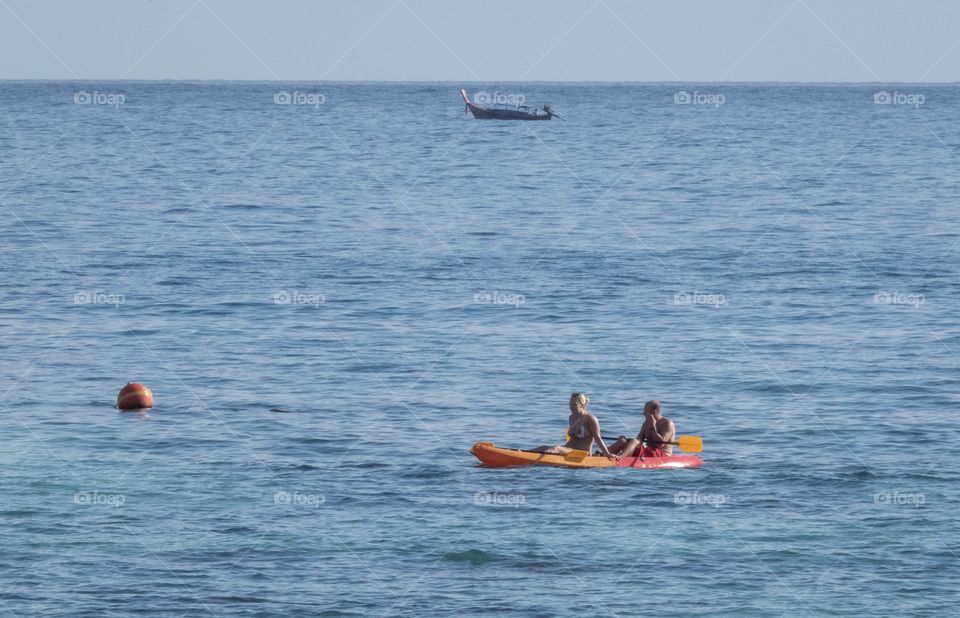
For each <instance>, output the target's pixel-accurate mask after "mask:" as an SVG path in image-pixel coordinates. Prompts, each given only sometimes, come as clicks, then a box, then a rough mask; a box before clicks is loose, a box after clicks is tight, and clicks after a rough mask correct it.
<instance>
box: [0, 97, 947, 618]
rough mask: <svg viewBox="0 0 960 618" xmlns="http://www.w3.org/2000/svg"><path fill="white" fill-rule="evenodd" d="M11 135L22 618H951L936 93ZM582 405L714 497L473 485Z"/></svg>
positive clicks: (13, 532)
mask: <svg viewBox="0 0 960 618" xmlns="http://www.w3.org/2000/svg"><path fill="white" fill-rule="evenodd" d="M461 86H464V87H467V88H468V89H469V90H470V91H471V92H474V93H476V92H477V91H483V92H486V93H489V94H491V95H495V94H503V95H522V96H523V97H524V98H525V99H526V101H527V103H529V104H530V105H542V104H543V103H546V102H549V103H550V104H551V105H552V107H553V109H554V110H556V111H557V113H559V114H560V115H561V116H562V118H563V120H558V119H554V120H552V121H550V122H535V123H524V122H496V121H478V120H473V119H472V118H470V117H469V116H465V115H464V113H463V103H462V101H461V100H460V98H459V92H458V90H459V88H460V87H461ZM884 92H886V93H887V94H888V96H887V97H886V98H884V96H883V94H884ZM878 93H879V95H878ZM916 95H922V97H917V96H916ZM911 97H912V98H911ZM515 98H516V97H515ZM0 105H2V112H0V214H2V217H0V272H2V276H0V367H2V369H0V413H2V417H3V419H4V420H3V422H2V424H0V439H2V442H3V444H4V448H3V449H0V461H2V464H3V473H2V475H0V495H2V496H3V497H4V500H3V505H2V507H0V538H2V539H3V546H4V548H3V551H2V552H0V608H2V609H3V610H4V611H5V612H7V613H9V614H12V615H25V614H46V615H62V616H79V615H85V616H104V615H126V614H128V613H131V612H138V613H142V614H155V615H203V614H218V615H219V614H236V615H249V616H260V615H303V616H307V615H311V616H313V615H322V616H421V615H428V616H429V615H437V616H447V615H496V616H525V617H527V616H557V615H580V616H583V615H598V616H600V615H603V616H607V615H612V616H632V615H643V614H644V613H646V614H659V615H690V614H696V615H729V616H780V615H787V616H824V615H890V616H893V615H897V616H929V615H935V614H941V615H954V614H955V612H956V608H955V605H956V603H957V601H958V593H957V590H958V588H960V558H958V555H960V542H958V541H957V538H958V534H960V523H958V518H957V515H956V513H957V510H958V507H960V500H958V496H957V489H956V488H957V480H958V471H957V465H956V460H955V459H954V457H955V456H956V454H957V437H958V430H957V425H956V413H957V406H958V403H960V396H958V387H960V374H958V369H960V356H958V353H960V322H958V319H957V303H958V301H960V279H958V275H960V272H958V270H960V269H958V260H957V258H958V242H960V208H958V201H960V175H958V174H957V169H958V162H960V123H958V120H960V88H958V87H957V86H953V85H943V86H932V85H903V84H900V85H889V86H883V85H816V84H814V85H789V84H778V85H773V84H770V85H764V84H761V85H751V84H739V85H737V84H680V85H676V84H647V85H612V84H540V83H537V84H426V83H424V84H393V85H387V84H366V83H361V84H347V83H280V82H274V83H232V82H200V83H187V82H170V83H163V82H123V83H104V82H98V83H87V82H2V83H0ZM127 381H141V382H144V383H146V384H147V385H149V386H150V387H151V388H152V389H153V391H154V394H155V397H156V406H155V407H154V408H153V409H152V410H150V411H149V413H124V412H118V411H116V410H115V409H114V408H113V403H114V398H115V396H116V393H117V391H118V390H119V389H120V387H122V386H123V385H124V383H125V382H127ZM575 390H582V391H585V392H587V393H588V394H589V395H590V398H591V408H592V410H593V411H594V412H595V413H596V414H597V415H598V416H599V418H600V421H601V423H602V425H603V427H604V432H605V433H607V434H613V435H617V434H620V433H633V432H636V431H637V430H638V429H639V427H640V423H641V421H642V416H641V409H642V405H643V402H644V400H646V399H651V398H659V399H660V400H661V401H662V402H663V406H664V411H665V412H666V414H667V415H668V416H669V417H671V418H673V419H674V421H675V422H676V424H677V426H678V429H679V431H680V433H683V434H694V435H700V436H703V438H704V442H705V445H706V446H705V451H704V453H703V457H704V459H705V461H706V464H705V465H704V467H702V468H700V469H696V470H666V471H634V470H624V469H618V470H581V471H575V470H562V469H548V468H543V469H510V470H490V469H484V468H481V467H478V466H477V465H476V464H477V462H476V460H475V459H474V458H473V457H472V456H471V455H470V454H469V452H468V449H469V448H470V446H471V444H472V443H473V442H474V441H477V440H492V441H494V442H496V443H497V444H500V445H504V446H514V447H532V446H535V445H538V444H542V443H553V442H558V441H562V439H563V433H564V428H565V422H566V415H567V411H566V404H567V398H568V396H569V394H570V393H571V392H572V391H575Z"/></svg>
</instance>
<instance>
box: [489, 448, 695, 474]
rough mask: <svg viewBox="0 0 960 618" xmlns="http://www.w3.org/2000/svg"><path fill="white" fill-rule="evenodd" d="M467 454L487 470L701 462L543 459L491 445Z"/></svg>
mask: <svg viewBox="0 0 960 618" xmlns="http://www.w3.org/2000/svg"><path fill="white" fill-rule="evenodd" d="M470 452H471V453H473V454H474V456H475V457H476V458H477V459H479V460H480V462H481V463H482V464H483V465H485V466H487V467H488V468H510V467H514V466H534V465H536V466H558V467H561V468H637V469H640V470H651V469H656V468H697V467H700V466H702V465H703V460H702V459H700V458H699V457H697V456H696V455H671V456H670V457H644V458H643V459H640V458H639V457H624V458H623V459H621V460H620V461H613V460H610V459H607V458H606V457H603V456H594V455H588V456H587V457H577V456H570V455H547V454H544V453H534V452H531V451H523V450H520V449H515V448H502V447H499V446H496V445H495V444H494V443H493V442H477V443H476V444H474V445H473V447H472V448H471V449H470Z"/></svg>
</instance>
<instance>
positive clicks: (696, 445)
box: [675, 436, 703, 453]
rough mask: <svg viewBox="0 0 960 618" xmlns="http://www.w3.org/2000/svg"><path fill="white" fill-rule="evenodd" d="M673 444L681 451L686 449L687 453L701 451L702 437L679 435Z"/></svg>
mask: <svg viewBox="0 0 960 618" xmlns="http://www.w3.org/2000/svg"><path fill="white" fill-rule="evenodd" d="M675 444H676V445H677V446H678V447H679V448H680V450H681V451H687V452H688V453H702V452H703V438H701V437H700V436H680V437H679V438H677V441H676V442H675Z"/></svg>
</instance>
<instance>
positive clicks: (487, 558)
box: [443, 549, 499, 566]
mask: <svg viewBox="0 0 960 618" xmlns="http://www.w3.org/2000/svg"><path fill="white" fill-rule="evenodd" d="M443 559H444V560H445V561H446V562H460V563H469V564H472V565H473V566H481V565H484V564H490V563H491V562H495V561H498V560H499V558H498V557H497V556H496V554H492V553H490V552H485V551H483V550H482V549H468V550H465V551H458V552H451V553H449V554H445V555H444V556H443Z"/></svg>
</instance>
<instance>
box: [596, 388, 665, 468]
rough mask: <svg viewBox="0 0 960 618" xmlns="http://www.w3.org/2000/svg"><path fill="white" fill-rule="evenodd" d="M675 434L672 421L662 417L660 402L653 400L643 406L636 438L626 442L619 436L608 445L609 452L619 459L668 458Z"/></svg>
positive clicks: (624, 437) (625, 439) (623, 437)
mask: <svg viewBox="0 0 960 618" xmlns="http://www.w3.org/2000/svg"><path fill="white" fill-rule="evenodd" d="M676 433H677V428H676V427H675V426H674V424H673V421H671V420H670V419H669V418H667V417H666V416H664V415H663V411H662V409H661V407H660V402H659V401H657V400H656V399H654V400H652V401H648V402H647V403H645V404H644V405H643V427H641V428H640V433H638V434H637V437H636V438H630V439H629V440H628V439H627V437H626V436H620V437H619V438H617V441H616V442H614V443H613V444H611V445H610V451H611V452H613V453H617V454H618V455H620V456H621V457H635V456H638V455H639V457H640V458H641V459H643V458H644V457H669V456H671V455H673V444H672V442H673V439H674V436H675V435H676ZM644 443H646V444H644Z"/></svg>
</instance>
